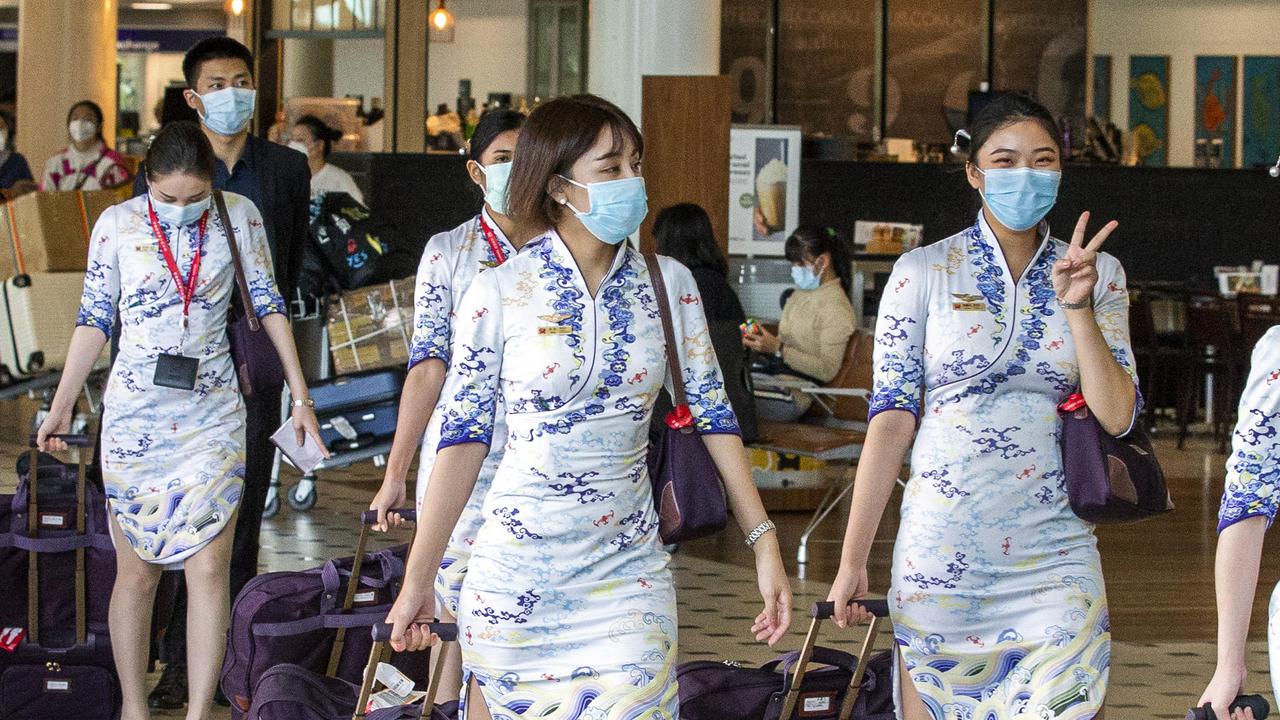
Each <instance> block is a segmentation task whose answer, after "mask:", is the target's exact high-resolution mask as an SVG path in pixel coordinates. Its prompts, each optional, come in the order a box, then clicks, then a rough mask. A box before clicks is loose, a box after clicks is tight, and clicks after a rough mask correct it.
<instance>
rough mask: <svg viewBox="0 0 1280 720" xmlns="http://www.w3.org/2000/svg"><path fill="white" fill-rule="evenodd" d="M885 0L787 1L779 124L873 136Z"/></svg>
mask: <svg viewBox="0 0 1280 720" xmlns="http://www.w3.org/2000/svg"><path fill="white" fill-rule="evenodd" d="M879 2H880V0H782V3H781V5H780V12H779V19H778V84H777V88H778V102H777V107H778V123H779V124H781V125H799V126H800V127H801V128H802V129H803V131H804V133H805V134H806V135H830V136H836V137H856V138H859V139H862V140H867V139H870V137H871V127H872V122H873V118H874V117H875V112H874V111H873V108H872V102H873V98H874V96H875V95H874V92H873V86H874V85H875V83H876V82H878V79H877V77H876V67H875V66H876V47H875V45H876V6H877V5H878V4H879Z"/></svg>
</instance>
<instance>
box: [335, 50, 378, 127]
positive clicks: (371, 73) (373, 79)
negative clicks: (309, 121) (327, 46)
mask: <svg viewBox="0 0 1280 720" xmlns="http://www.w3.org/2000/svg"><path fill="white" fill-rule="evenodd" d="M385 46H386V42H385V41H384V40H383V39H382V38H365V39H358V40H334V41H333V96H334V97H338V98H340V97H346V96H347V95H362V96H364V109H365V110H368V109H369V100H370V99H371V98H380V97H383V96H384V95H386V85H385V84H384V83H383V78H384V77H385V75H386V65H385V63H384V61H383V51H384V50H383V49H384V48H385Z"/></svg>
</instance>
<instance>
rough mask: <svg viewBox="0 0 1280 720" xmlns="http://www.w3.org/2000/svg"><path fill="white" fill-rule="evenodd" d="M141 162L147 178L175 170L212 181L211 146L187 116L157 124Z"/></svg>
mask: <svg viewBox="0 0 1280 720" xmlns="http://www.w3.org/2000/svg"><path fill="white" fill-rule="evenodd" d="M144 162H145V163H146V168H147V180H148V181H151V180H155V179H157V178H160V177H162V176H165V175H168V174H170V173H175V172H176V173H186V174H188V175H195V176H196V177H199V178H203V179H205V180H209V181H212V180H213V171H214V163H215V162H216V160H215V155H214V154H213V146H212V145H210V144H209V138H208V137H205V134H204V131H203V130H201V129H200V126H199V125H198V124H196V123H194V122H192V121H190V120H178V121H175V122H171V123H169V124H168V125H165V126H164V127H162V128H160V132H158V133H156V137H155V139H154V140H152V141H151V147H149V148H147V158H146V160H145V161H144Z"/></svg>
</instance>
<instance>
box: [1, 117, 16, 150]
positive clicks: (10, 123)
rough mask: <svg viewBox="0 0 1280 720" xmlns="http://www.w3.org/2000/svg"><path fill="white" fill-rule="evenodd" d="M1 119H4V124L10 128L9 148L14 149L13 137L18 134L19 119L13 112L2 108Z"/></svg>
mask: <svg viewBox="0 0 1280 720" xmlns="http://www.w3.org/2000/svg"><path fill="white" fill-rule="evenodd" d="M0 120H4V126H5V127H6V128H8V129H9V149H10V150H12V149H13V139H14V138H15V137H17V136H18V124H17V123H18V121H17V120H16V119H15V118H14V117H13V113H11V112H9V111H8V110H5V109H3V108H0Z"/></svg>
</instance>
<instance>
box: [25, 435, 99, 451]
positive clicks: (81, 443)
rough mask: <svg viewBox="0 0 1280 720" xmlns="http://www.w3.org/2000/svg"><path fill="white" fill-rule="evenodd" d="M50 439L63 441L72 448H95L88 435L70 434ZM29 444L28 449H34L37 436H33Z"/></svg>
mask: <svg viewBox="0 0 1280 720" xmlns="http://www.w3.org/2000/svg"><path fill="white" fill-rule="evenodd" d="M49 437H50V438H52V439H56V440H61V441H62V442H64V443H66V444H67V445H69V446H70V447H76V448H87V447H93V438H91V437H89V436H88V435H77V434H71V433H68V434H63V435H50V436H49ZM27 443H28V444H27V447H32V448H34V447H35V446H36V435H34V434H32V435H31V437H30V439H28V440H27Z"/></svg>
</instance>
